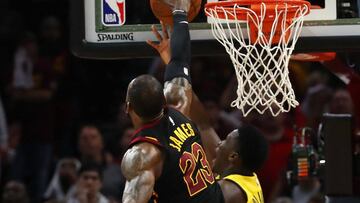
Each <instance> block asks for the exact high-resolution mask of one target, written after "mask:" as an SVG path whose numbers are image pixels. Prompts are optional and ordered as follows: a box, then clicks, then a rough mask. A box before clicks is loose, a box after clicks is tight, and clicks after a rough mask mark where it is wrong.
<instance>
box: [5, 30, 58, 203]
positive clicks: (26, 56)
mask: <svg viewBox="0 0 360 203" xmlns="http://www.w3.org/2000/svg"><path fill="white" fill-rule="evenodd" d="M37 53H38V51H37V42H36V39H35V37H34V36H33V35H31V34H26V35H25V37H24V38H23V40H22V41H21V44H20V46H19V47H18V50H17V52H16V54H15V58H14V59H15V62H14V65H15V67H14V74H13V76H14V77H13V82H12V92H11V96H12V99H13V101H14V102H15V103H16V104H15V108H14V109H15V111H16V112H15V114H16V115H15V116H14V117H15V120H17V121H19V123H20V127H21V129H22V133H21V138H20V141H19V145H18V146H17V148H16V154H15V158H14V162H13V164H12V170H11V172H12V178H13V179H15V180H21V181H23V182H24V183H25V184H26V185H27V188H28V189H29V194H30V197H31V199H32V201H35V202H39V201H40V199H41V198H42V195H43V193H44V190H45V187H46V181H47V176H48V171H49V166H50V161H51V156H52V133H53V132H52V125H53V123H52V103H51V98H52V94H53V89H52V87H51V86H50V83H51V82H49V81H52V79H53V78H49V77H45V72H46V71H44V70H39V69H38V65H37V60H38V57H37V56H38V54H37ZM45 81H46V82H45Z"/></svg>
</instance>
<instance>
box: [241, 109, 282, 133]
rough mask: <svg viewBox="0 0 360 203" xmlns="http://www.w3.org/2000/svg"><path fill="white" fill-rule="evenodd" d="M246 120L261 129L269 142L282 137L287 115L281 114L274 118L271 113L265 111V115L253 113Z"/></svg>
mask: <svg viewBox="0 0 360 203" xmlns="http://www.w3.org/2000/svg"><path fill="white" fill-rule="evenodd" d="M244 119H245V121H246V122H249V123H251V124H252V125H254V126H256V127H257V128H259V130H261V131H262V132H263V133H264V136H265V137H266V138H267V139H268V140H277V139H279V138H281V137H282V133H283V130H284V119H285V114H282V113H280V114H279V115H277V116H275V117H274V116H273V115H272V114H271V112H270V111H265V112H264V113H263V114H260V113H258V112H255V111H253V112H252V113H251V114H250V115H249V116H247V117H245V118H244Z"/></svg>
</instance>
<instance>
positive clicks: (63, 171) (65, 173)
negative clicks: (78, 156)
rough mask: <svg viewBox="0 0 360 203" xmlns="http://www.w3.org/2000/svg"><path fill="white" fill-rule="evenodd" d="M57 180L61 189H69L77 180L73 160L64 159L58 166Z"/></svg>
mask: <svg viewBox="0 0 360 203" xmlns="http://www.w3.org/2000/svg"><path fill="white" fill-rule="evenodd" d="M59 178H60V183H61V186H62V188H66V189H68V188H70V186H71V185H73V184H74V183H75V181H76V178H77V169H76V163H75V161H74V160H73V159H64V160H62V163H61V165H60V169H59Z"/></svg>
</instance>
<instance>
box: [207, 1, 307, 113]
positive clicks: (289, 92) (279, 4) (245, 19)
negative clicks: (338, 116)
mask: <svg viewBox="0 0 360 203" xmlns="http://www.w3.org/2000/svg"><path fill="white" fill-rule="evenodd" d="M309 11H310V3H309V2H307V1H305V0H233V1H231V0H228V1H219V2H211V3H207V4H206V5H205V13H206V15H207V16H209V17H210V18H211V20H212V22H211V28H212V29H211V30H212V33H213V35H214V37H215V38H216V39H217V41H219V42H220V43H221V44H222V45H223V46H224V47H225V49H226V52H227V53H228V54H229V56H230V58H231V61H232V63H233V65H234V68H235V72H236V77H237V80H238V89H237V96H238V97H237V99H236V100H234V101H233V102H232V103H231V106H232V107H237V108H238V109H240V110H241V111H242V113H243V114H244V116H246V115H248V114H249V113H250V112H251V111H252V110H257V111H258V112H259V113H261V114H262V113H264V112H265V111H266V110H270V111H271V113H272V115H273V116H276V115H278V114H279V113H281V112H288V111H290V109H291V107H295V106H297V105H298V104H299V103H298V102H297V101H296V99H295V94H294V91H293V89H292V86H291V83H290V80H289V71H288V64H289V60H290V56H291V53H292V52H293V50H294V48H295V44H296V41H297V39H298V38H299V35H300V32H301V28H302V25H303V22H304V16H305V15H307V14H308V13H309Z"/></svg>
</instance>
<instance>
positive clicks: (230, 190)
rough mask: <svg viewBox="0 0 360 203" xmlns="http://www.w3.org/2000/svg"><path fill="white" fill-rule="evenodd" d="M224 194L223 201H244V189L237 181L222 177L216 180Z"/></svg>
mask: <svg viewBox="0 0 360 203" xmlns="http://www.w3.org/2000/svg"><path fill="white" fill-rule="evenodd" d="M218 183H219V185H220V188H221V191H222V193H223V196H224V200H225V203H235V202H236V203H246V202H247V196H246V193H245V192H244V190H243V189H242V188H241V186H240V185H238V184H237V183H235V182H233V181H230V180H226V179H222V180H219V181H218Z"/></svg>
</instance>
